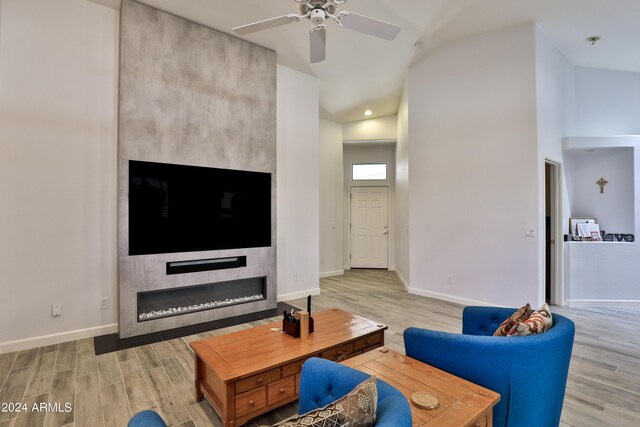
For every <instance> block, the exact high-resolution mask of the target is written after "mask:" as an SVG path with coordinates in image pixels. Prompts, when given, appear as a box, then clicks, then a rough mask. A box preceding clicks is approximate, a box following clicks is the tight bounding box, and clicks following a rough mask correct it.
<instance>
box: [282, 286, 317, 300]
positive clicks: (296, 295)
mask: <svg viewBox="0 0 640 427" xmlns="http://www.w3.org/2000/svg"><path fill="white" fill-rule="evenodd" d="M309 295H320V288H311V289H307V290H304V291H299V292H291V293H289V294H281V295H278V302H280V301H291V300H292V299H299V298H305V297H307V296H309Z"/></svg>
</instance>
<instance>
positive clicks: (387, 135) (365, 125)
mask: <svg viewBox="0 0 640 427" xmlns="http://www.w3.org/2000/svg"><path fill="white" fill-rule="evenodd" d="M397 136H398V117H397V116H396V115H395V114H394V115H390V116H383V117H376V118H373V119H365V120H360V121H357V122H350V123H345V124H344V125H343V127H342V139H343V140H344V141H365V140H392V141H395V140H396V138H397Z"/></svg>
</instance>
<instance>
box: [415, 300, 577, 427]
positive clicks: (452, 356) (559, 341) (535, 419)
mask: <svg viewBox="0 0 640 427" xmlns="http://www.w3.org/2000/svg"><path fill="white" fill-rule="evenodd" d="M514 311H515V309H509V308H498V307H465V309H464V311H463V314H462V334H452V333H447V332H437V331H431V330H427V329H420V328H408V329H406V330H405V331H404V345H405V351H406V353H407V356H409V357H412V358H414V359H417V360H420V361H422V362H424V363H427V364H429V365H432V366H435V367H437V368H439V369H442V370H443V371H446V372H449V373H452V374H454V375H456V376H458V377H461V378H464V379H466V380H468V381H471V382H473V383H475V384H479V385H481V386H483V387H486V388H488V389H490V390H493V391H495V392H497V393H500V402H499V403H498V404H497V405H496V406H495V407H494V409H493V425H494V426H496V427H507V426H510V427H533V426H536V427H538V426H545V427H552V426H558V425H559V424H560V413H561V411H562V402H563V399H564V392H565V388H566V384H567V374H568V371H569V362H570V359H571V350H572V348H573V338H574V334H575V326H574V324H573V322H572V321H571V320H569V319H567V318H566V317H563V316H560V315H558V314H553V327H552V328H551V329H550V330H548V331H547V332H545V333H543V334H540V335H532V336H526V337H494V336H493V332H494V331H495V330H496V329H497V328H498V326H499V325H500V323H502V321H503V320H505V319H506V318H507V317H509V316H510V315H511V314H513V313H514Z"/></svg>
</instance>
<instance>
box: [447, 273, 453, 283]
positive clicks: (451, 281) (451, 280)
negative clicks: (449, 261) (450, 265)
mask: <svg viewBox="0 0 640 427" xmlns="http://www.w3.org/2000/svg"><path fill="white" fill-rule="evenodd" d="M447 283H448V284H450V285H453V274H449V276H448V277H447Z"/></svg>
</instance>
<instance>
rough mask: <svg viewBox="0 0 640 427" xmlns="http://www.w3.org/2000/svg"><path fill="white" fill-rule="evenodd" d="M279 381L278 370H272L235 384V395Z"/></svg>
mask: <svg viewBox="0 0 640 427" xmlns="http://www.w3.org/2000/svg"><path fill="white" fill-rule="evenodd" d="M279 379H280V369H279V368H278V369H272V370H270V371H266V372H262V373H261V374H257V375H253V376H251V377H248V378H245V379H243V380H240V381H237V382H236V394H240V393H244V392H245V391H249V390H251V389H254V388H256V387H262V386H265V385H267V384H269V383H272V382H274V381H277V380H279Z"/></svg>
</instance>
